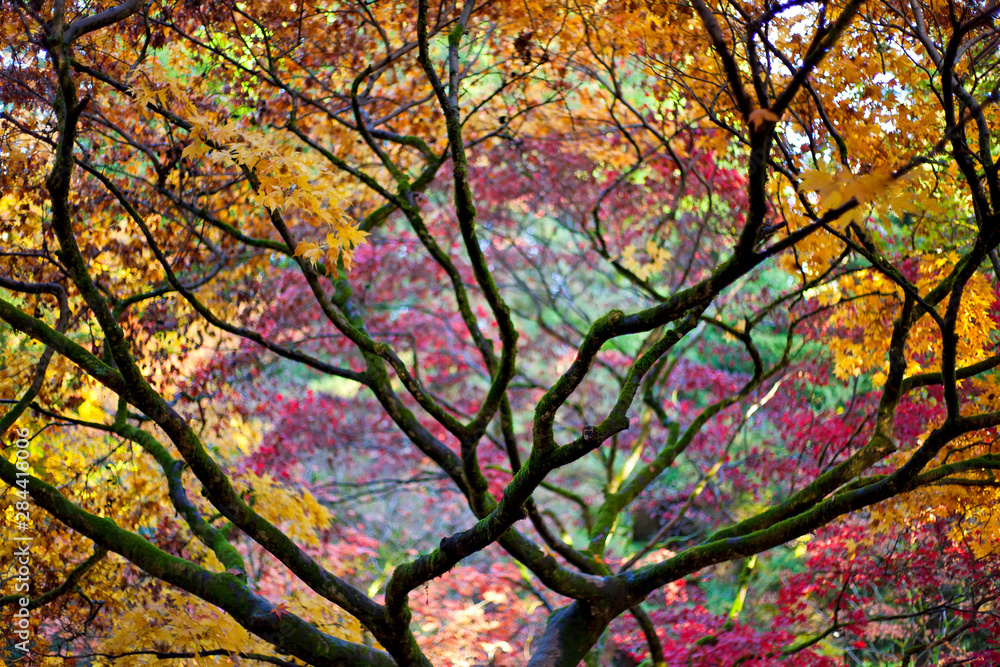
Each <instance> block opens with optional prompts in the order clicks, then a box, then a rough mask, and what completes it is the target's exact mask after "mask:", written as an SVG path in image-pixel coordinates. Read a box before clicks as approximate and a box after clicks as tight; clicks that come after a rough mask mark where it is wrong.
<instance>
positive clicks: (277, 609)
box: [271, 601, 292, 618]
mask: <svg viewBox="0 0 1000 667" xmlns="http://www.w3.org/2000/svg"><path fill="white" fill-rule="evenodd" d="M271 613H272V614H274V615H275V616H277V617H278V618H284V617H285V616H291V613H292V612H290V611H289V610H288V605H286V604H285V602H284V601H282V602H279V603H277V604H276V605H274V606H273V607H272V608H271Z"/></svg>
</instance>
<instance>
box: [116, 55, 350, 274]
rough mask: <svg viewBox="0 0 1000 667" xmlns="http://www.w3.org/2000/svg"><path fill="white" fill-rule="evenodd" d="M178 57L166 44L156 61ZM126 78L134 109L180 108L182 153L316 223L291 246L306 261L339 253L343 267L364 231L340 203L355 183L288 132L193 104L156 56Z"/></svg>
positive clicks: (271, 208) (270, 207)
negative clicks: (235, 174)
mask: <svg viewBox="0 0 1000 667" xmlns="http://www.w3.org/2000/svg"><path fill="white" fill-rule="evenodd" d="M183 57H184V56H183V54H178V53H174V52H173V51H171V50H169V49H168V50H167V51H166V52H165V53H164V56H163V60H165V61H167V62H168V63H169V62H170V60H171V59H172V58H174V59H177V60H178V61H179V62H183V60H182V58H183ZM138 74H142V75H144V76H143V77H142V78H140V77H139V76H138ZM132 82H133V83H132V85H131V88H130V91H131V93H132V95H133V99H134V102H135V105H136V106H137V107H139V109H140V110H142V112H144V113H148V109H146V105H147V104H156V105H159V106H162V107H169V106H170V105H171V103H173V106H177V107H180V114H179V115H182V116H183V117H184V118H185V120H187V122H189V123H190V124H191V128H190V130H189V133H188V143H187V145H186V146H185V147H184V149H183V151H182V157H184V158H187V159H189V160H192V161H198V160H205V161H207V162H209V163H211V164H213V165H215V166H216V167H218V168H220V169H223V170H225V169H227V168H232V167H236V168H238V169H240V170H242V171H243V172H244V173H246V174H248V175H250V179H251V182H252V183H253V188H252V191H251V192H250V193H249V195H248V197H247V199H248V201H249V203H250V204H251V205H253V206H257V207H262V208H264V209H265V210H266V211H267V212H268V213H269V214H270V213H280V214H282V215H284V216H286V217H287V218H291V219H294V220H297V221H302V222H305V223H307V224H309V225H310V226H312V227H315V228H320V229H321V230H323V231H321V233H322V234H323V238H325V242H324V243H318V242H311V241H303V242H301V243H299V244H298V246H297V247H296V248H295V253H296V254H297V255H300V256H304V257H306V258H307V259H309V260H311V261H320V260H321V259H322V258H323V257H324V256H325V258H326V261H327V263H328V264H329V266H330V267H331V268H333V267H336V265H337V261H338V259H339V260H342V261H343V262H344V265H345V267H346V268H347V269H350V268H351V266H352V254H353V250H354V249H355V248H356V247H357V246H358V245H359V244H360V243H362V242H363V241H364V239H365V237H366V236H368V234H367V232H364V231H361V230H359V229H358V228H357V224H356V223H355V221H354V220H352V219H351V218H350V217H349V216H348V215H347V214H346V213H345V212H344V210H343V204H344V202H346V201H349V200H350V199H351V198H352V196H353V193H354V190H355V189H356V188H357V184H356V183H353V182H351V181H350V180H349V179H347V178H345V176H344V174H343V172H340V171H337V170H334V169H332V168H331V166H330V164H329V163H328V162H327V161H326V160H325V158H324V157H323V156H322V155H320V154H318V153H317V152H316V151H311V150H306V151H304V150H302V148H303V146H302V144H301V143H300V142H299V140H298V139H297V138H296V137H294V135H292V134H291V133H288V132H280V131H270V132H265V131H264V130H262V129H260V128H259V127H257V126H255V125H254V124H253V123H252V121H251V120H250V119H248V118H247V117H246V116H244V117H235V116H234V117H230V118H229V119H227V120H226V121H225V122H217V121H216V120H215V119H213V118H212V117H210V116H209V115H208V114H206V113H204V112H203V111H201V110H200V109H198V108H197V107H195V106H194V104H193V103H192V102H191V97H190V95H189V94H188V92H187V90H186V85H185V83H184V82H183V81H182V80H181V78H180V77H179V76H178V75H177V73H176V72H174V71H172V70H171V69H170V67H169V66H168V65H166V64H164V62H161V59H160V58H150V59H149V60H148V61H147V62H146V63H144V64H143V65H142V66H140V67H139V68H137V72H136V75H135V76H133V79H132Z"/></svg>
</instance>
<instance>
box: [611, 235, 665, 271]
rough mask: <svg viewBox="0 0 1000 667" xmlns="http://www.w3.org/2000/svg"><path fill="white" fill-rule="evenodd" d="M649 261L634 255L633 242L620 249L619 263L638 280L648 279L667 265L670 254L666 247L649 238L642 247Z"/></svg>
mask: <svg viewBox="0 0 1000 667" xmlns="http://www.w3.org/2000/svg"><path fill="white" fill-rule="evenodd" d="M643 250H645V252H646V256H647V257H648V258H649V261H647V262H643V261H641V260H640V259H639V258H637V257H636V256H635V253H636V247H635V244H633V243H629V244H628V245H627V246H625V249H624V250H623V251H622V257H621V264H622V266H624V267H625V268H626V269H628V270H629V271H631V272H632V273H633V274H635V276H636V277H637V278H639V280H648V279H649V278H650V277H652V276H655V275H658V274H659V273H660V272H661V271H663V269H665V268H666V267H667V261H668V260H669V259H670V257H671V254H670V251H668V250H667V249H666V248H662V247H660V246H659V245H657V243H656V241H655V240H653V239H649V240H648V241H646V245H645V247H644V248H643Z"/></svg>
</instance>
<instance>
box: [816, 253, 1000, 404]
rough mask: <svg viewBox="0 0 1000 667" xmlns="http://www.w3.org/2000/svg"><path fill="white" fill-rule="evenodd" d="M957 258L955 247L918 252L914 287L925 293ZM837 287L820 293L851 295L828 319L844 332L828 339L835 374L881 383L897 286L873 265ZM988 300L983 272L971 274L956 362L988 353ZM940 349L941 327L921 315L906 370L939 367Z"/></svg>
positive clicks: (990, 295) (897, 300) (897, 297)
mask: <svg viewBox="0 0 1000 667" xmlns="http://www.w3.org/2000/svg"><path fill="white" fill-rule="evenodd" d="M958 260H959V255H958V253H956V252H946V253H940V254H930V255H926V256H924V257H922V261H921V264H920V279H919V280H918V281H917V282H916V286H917V288H918V289H920V290H921V292H926V291H927V290H928V289H929V288H930V287H931V286H932V285H933V284H935V283H936V281H938V280H940V278H941V277H942V276H944V275H945V274H946V273H948V272H949V271H951V270H952V269H953V268H954V265H955V263H956V262H957V261H958ZM837 287H838V289H837V290H836V292H834V291H833V290H830V291H827V292H826V293H825V294H824V298H825V299H826V300H828V301H832V300H836V299H838V298H840V296H839V295H841V294H846V295H851V296H853V297H854V299H853V300H852V301H851V302H850V303H842V304H841V305H840V306H839V307H838V308H836V309H834V311H833V314H832V315H831V316H830V317H829V318H828V320H827V323H828V325H829V326H831V327H834V328H837V329H839V330H841V331H843V332H844V335H838V336H831V337H829V338H828V343H827V344H828V347H829V349H830V351H831V352H833V355H834V362H835V365H834V373H835V374H836V375H837V377H838V378H840V379H846V378H849V377H857V376H859V375H861V374H864V373H873V376H872V380H873V382H874V383H875V384H876V385H881V384H882V383H883V382H885V377H886V376H885V372H886V369H887V364H888V361H887V356H886V355H887V348H888V343H889V337H890V334H891V328H892V321H893V318H894V317H895V316H896V314H897V312H898V308H899V304H900V303H901V302H902V296H903V292H902V288H900V287H898V286H897V285H896V284H895V283H893V282H892V281H891V280H889V279H888V278H886V277H885V276H884V275H883V274H881V273H879V272H877V271H873V270H868V271H864V272H859V273H854V274H851V275H848V276H845V277H843V278H841V280H840V281H839V284H838V286H837ZM993 303H994V297H993V288H992V285H991V284H990V281H989V279H988V278H987V277H986V276H984V275H982V274H976V275H974V276H973V277H972V279H971V280H970V281H969V282H968V284H967V285H966V287H965V290H964V291H963V294H962V302H961V306H960V307H959V315H958V321H957V322H956V333H958V336H959V340H958V346H957V355H956V362H957V363H958V365H959V366H960V367H961V366H966V365H968V364H971V363H975V362H977V361H982V360H983V359H985V358H986V356H988V354H989V351H990V349H991V347H992V344H991V339H992V336H993V335H994V333H995V329H994V327H993V324H992V320H991V318H990V317H989V310H990V308H991V307H992V306H993ZM944 308H945V306H944V305H940V306H939V312H940V313H942V314H943V312H944ZM941 350H942V347H941V332H940V330H939V328H938V326H937V324H936V323H935V322H934V321H933V320H932V319H931V318H930V317H929V316H927V315H924V317H922V318H921V319H920V320H919V321H918V322H917V324H916V325H915V326H914V328H913V331H912V332H911V334H910V337H909V339H908V341H907V349H906V358H907V370H906V372H907V375H912V374H915V373H921V372H931V371H937V370H940V367H941Z"/></svg>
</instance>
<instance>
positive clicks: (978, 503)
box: [871, 433, 1000, 558]
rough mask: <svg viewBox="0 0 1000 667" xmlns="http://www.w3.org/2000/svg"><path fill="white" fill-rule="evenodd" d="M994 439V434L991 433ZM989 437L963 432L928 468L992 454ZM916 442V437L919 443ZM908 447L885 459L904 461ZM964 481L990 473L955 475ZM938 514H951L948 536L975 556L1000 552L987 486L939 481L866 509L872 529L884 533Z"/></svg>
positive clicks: (998, 504) (987, 478) (998, 517)
mask: <svg viewBox="0 0 1000 667" xmlns="http://www.w3.org/2000/svg"><path fill="white" fill-rule="evenodd" d="M992 437H995V436H992ZM992 437H991V436H988V437H983V436H982V434H974V433H973V434H966V435H963V436H960V437H959V438H958V439H956V440H955V441H954V442H952V443H950V444H949V445H948V447H947V448H945V449H944V450H943V451H942V452H941V453H940V454H938V455H937V456H936V457H935V458H934V460H933V461H931V462H930V464H928V469H933V468H935V467H937V466H939V465H942V464H944V463H956V462H959V461H964V460H968V459H971V458H974V457H978V456H982V455H984V454H995V453H996V447H995V444H994V442H995V441H992V442H991V440H992ZM920 442H922V440H920V441H918V445H919V443H920ZM911 454H912V450H909V449H908V450H904V451H899V452H896V453H895V454H893V455H892V456H890V457H889V458H888V459H887V463H890V464H892V465H894V466H898V465H902V464H903V463H905V462H906V460H907V459H909V457H910V455H911ZM956 476H958V477H962V478H964V479H967V480H971V479H979V480H982V481H984V482H993V481H995V475H992V474H990V473H985V472H975V471H969V472H964V473H960V474H959V475H956ZM941 517H953V518H954V519H955V520H954V521H953V522H952V524H951V527H950V538H951V539H952V540H954V541H955V542H957V543H961V544H964V545H965V546H966V547H968V548H969V549H970V550H971V551H972V553H973V555H975V556H976V557H977V558H985V557H988V556H996V555H998V554H1000V491H998V490H997V488H995V487H990V486H989V485H987V486H983V487H976V486H972V485H966V484H962V485H957V484H944V485H935V486H925V487H921V488H919V489H916V490H914V491H910V492H909V493H905V494H902V495H899V496H896V497H894V498H891V499H890V500H887V501H885V502H883V503H880V504H879V505H877V506H875V507H874V508H873V509H872V519H873V521H872V524H871V525H872V528H873V529H874V531H875V532H876V533H885V532H890V531H893V530H895V529H897V528H898V527H900V526H906V527H908V528H911V529H913V528H919V527H920V526H922V525H925V524H929V523H932V522H934V521H935V520H937V519H939V518H941Z"/></svg>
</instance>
